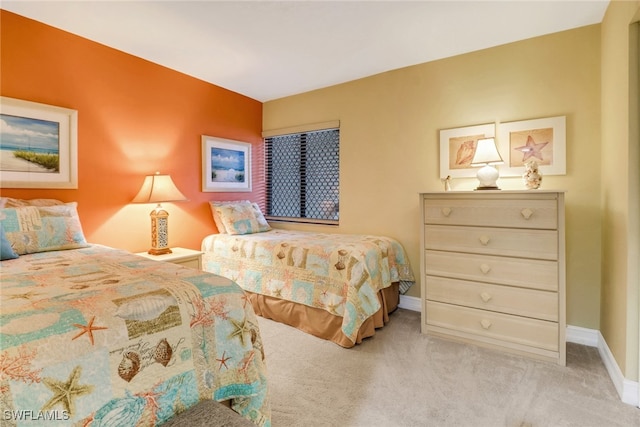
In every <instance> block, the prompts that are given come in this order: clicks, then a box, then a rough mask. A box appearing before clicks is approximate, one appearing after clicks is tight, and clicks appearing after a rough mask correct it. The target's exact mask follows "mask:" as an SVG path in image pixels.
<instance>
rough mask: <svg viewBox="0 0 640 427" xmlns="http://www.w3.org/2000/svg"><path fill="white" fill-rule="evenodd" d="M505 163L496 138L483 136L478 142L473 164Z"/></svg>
mask: <svg viewBox="0 0 640 427" xmlns="http://www.w3.org/2000/svg"><path fill="white" fill-rule="evenodd" d="M500 163H504V161H503V160H502V157H500V153H498V148H497V147H496V140H495V138H483V139H479V140H478V141H477V142H476V151H475V154H474V155H473V159H472V160H471V166H484V165H497V164H500Z"/></svg>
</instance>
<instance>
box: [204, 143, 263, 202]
mask: <svg viewBox="0 0 640 427" xmlns="http://www.w3.org/2000/svg"><path fill="white" fill-rule="evenodd" d="M202 191H205V192H217V191H227V192H241V191H251V144H249V143H247V142H242V141H235V140H231V139H224V138H217V137H213V136H207V135H202Z"/></svg>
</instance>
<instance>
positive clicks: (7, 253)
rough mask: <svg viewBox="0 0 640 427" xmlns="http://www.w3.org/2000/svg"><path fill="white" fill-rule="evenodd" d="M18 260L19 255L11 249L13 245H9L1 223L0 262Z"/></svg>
mask: <svg viewBox="0 0 640 427" xmlns="http://www.w3.org/2000/svg"><path fill="white" fill-rule="evenodd" d="M16 258H18V254H17V253H15V251H14V250H13V248H12V247H11V243H9V241H8V240H7V236H5V234H4V227H3V226H2V223H0V261H4V260H5V259H16Z"/></svg>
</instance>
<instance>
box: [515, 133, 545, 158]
mask: <svg viewBox="0 0 640 427" xmlns="http://www.w3.org/2000/svg"><path fill="white" fill-rule="evenodd" d="M548 143H549V141H547V142H540V143H536V142H535V141H534V140H533V138H532V137H531V135H528V136H527V143H526V144H525V145H522V146H520V147H516V148H514V150H518V151H521V152H522V154H523V155H522V162H526V161H527V160H528V159H530V158H531V157H536V158H538V159H539V160H544V159H543V158H542V149H543V148H544V147H545V146H546V145H547V144H548Z"/></svg>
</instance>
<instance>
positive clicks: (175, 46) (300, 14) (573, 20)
mask: <svg viewBox="0 0 640 427" xmlns="http://www.w3.org/2000/svg"><path fill="white" fill-rule="evenodd" d="M608 3H609V1H608V0H586V1H581V0H550V1H543V0H533V1H522V0H511V1H482V0H481V1H477V0H476V1H454V0H446V1H433V0H429V1H415V0H414V1H396V0H386V1H384V0H382V1H380V0H379V1H329V0H324V1H302V0H301V1H215V0H209V1H160V0H156V1H55V0H54V1H25V0H22V1H15V0H14V1H12V0H2V3H0V7H1V8H2V9H6V10H8V11H11V12H14V13H17V14H19V15H22V16H26V17H28V18H32V19H35V20H37V21H40V22H44V23H46V24H49V25H52V26H54V27H57V28H61V29H63V30H66V31H69V32H72V33H75V34H78V35H80V36H83V37H86V38H88V39H91V40H94V41H96V42H99V43H102V44H105V45H107V46H110V47H113V48H116V49H119V50H121V51H124V52H127V53H129V54H132V55H135V56H139V57H141V58H144V59H147V60H150V61H152V62H155V63H158V64H161V65H164V66H166V67H169V68H172V69H174V70H177V71H180V72H183V73H185V74H188V75H191V76H193V77H197V78H199V79H202V80H204V81H207V82H210V83H213V84H215V85H218V86H222V87H224V88H227V89H230V90H232V91H234V92H238V93H240V94H243V95H246V96H248V97H250V98H253V99H256V100H258V101H263V102H264V101H269V100H272V99H277V98H281V97H284V96H288V95H293V94H297V93H302V92H306V91H310V90H313V89H319V88H323V87H327V86H331V85H334V84H338V83H343V82H346V81H350V80H354V79H358V78H361V77H366V76H370V75H373V74H377V73H381V72H384V71H389V70H393V69H397V68H402V67H406V66H409V65H415V64H419V63H423V62H428V61H432V60H436V59H441V58H446V57H450V56H454V55H459V54H462V53H466V52H471V51H474V50H479V49H484V48H488V47H492V46H497V45H501V44H505V43H510V42H513V41H518V40H523V39H527V38H531V37H535V36H539V35H543V34H549V33H554V32H558V31H563V30H568V29H571V28H577V27H581V26H585V25H590V24H595V23H599V22H601V21H602V18H603V16H604V13H605V10H606V8H607V5H608Z"/></svg>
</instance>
